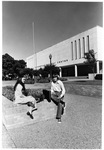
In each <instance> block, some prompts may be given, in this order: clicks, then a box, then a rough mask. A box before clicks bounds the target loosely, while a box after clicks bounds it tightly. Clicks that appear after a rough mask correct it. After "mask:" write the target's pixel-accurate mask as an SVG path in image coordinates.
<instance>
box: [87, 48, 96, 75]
mask: <svg viewBox="0 0 104 150" xmlns="http://www.w3.org/2000/svg"><path fill="white" fill-rule="evenodd" d="M84 58H85V59H86V61H85V62H84V63H85V64H87V65H88V66H89V68H90V70H91V73H94V72H95V71H94V67H95V64H96V62H97V60H96V58H95V53H94V50H93V49H92V50H89V52H87V53H84Z"/></svg>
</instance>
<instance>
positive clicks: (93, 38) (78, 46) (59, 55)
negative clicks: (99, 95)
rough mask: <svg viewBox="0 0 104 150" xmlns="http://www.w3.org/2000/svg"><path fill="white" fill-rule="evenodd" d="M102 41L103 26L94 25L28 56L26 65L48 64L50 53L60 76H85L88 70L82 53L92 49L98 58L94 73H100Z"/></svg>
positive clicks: (35, 66)
mask: <svg viewBox="0 0 104 150" xmlns="http://www.w3.org/2000/svg"><path fill="white" fill-rule="evenodd" d="M102 41H103V28H102V27H99V26H96V27H94V28H92V29H89V30H87V31H85V32H82V33H80V34H78V35H75V36H73V37H71V38H69V39H67V40H65V41H62V42H60V43H58V44H56V45H53V46H52V47H49V48H47V49H44V50H42V51H40V52H38V53H36V54H34V55H32V56H30V57H28V58H27V59H26V62H27V67H28V68H33V69H39V68H42V67H44V65H46V64H50V59H49V55H50V54H51V55H52V59H51V61H52V63H53V64H55V65H56V66H58V67H59V68H60V76H76V77H77V76H86V75H88V73H89V70H88V67H87V66H86V65H85V63H84V61H85V59H84V53H85V52H88V51H89V50H91V49H93V50H94V52H95V53H96V54H95V58H96V59H97V60H98V61H97V64H96V73H101V71H102V68H100V66H101V64H102V62H101V60H102V58H101V56H102V54H101V53H102V47H103V42H102Z"/></svg>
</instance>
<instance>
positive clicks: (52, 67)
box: [43, 64, 60, 76]
mask: <svg viewBox="0 0 104 150" xmlns="http://www.w3.org/2000/svg"><path fill="white" fill-rule="evenodd" d="M50 70H51V72H52V74H59V71H60V69H59V67H56V66H55V65H54V64H51V65H46V66H45V67H44V69H43V71H44V72H45V73H46V74H47V76H48V74H50Z"/></svg>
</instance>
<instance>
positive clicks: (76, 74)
mask: <svg viewBox="0 0 104 150" xmlns="http://www.w3.org/2000/svg"><path fill="white" fill-rule="evenodd" d="M77 76H78V73H77V65H75V77H77Z"/></svg>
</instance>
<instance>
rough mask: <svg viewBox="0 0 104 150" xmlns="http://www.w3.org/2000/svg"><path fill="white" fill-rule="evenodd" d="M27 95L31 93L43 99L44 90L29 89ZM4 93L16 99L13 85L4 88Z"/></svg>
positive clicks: (12, 99)
mask: <svg viewBox="0 0 104 150" xmlns="http://www.w3.org/2000/svg"><path fill="white" fill-rule="evenodd" d="M26 91H27V93H28V94H27V96H29V95H31V96H33V97H34V98H35V99H36V100H38V98H40V99H41V100H42V96H43V90H42V89H27V90H26ZM2 95H3V96H5V97H6V98H8V99H9V100H11V101H14V89H13V86H6V87H3V88H2Z"/></svg>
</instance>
